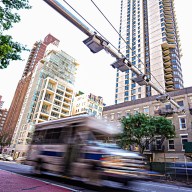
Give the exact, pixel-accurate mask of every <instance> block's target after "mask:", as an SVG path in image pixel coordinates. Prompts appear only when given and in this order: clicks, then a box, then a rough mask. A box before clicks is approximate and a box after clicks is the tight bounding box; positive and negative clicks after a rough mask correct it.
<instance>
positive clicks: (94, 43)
mask: <svg viewBox="0 0 192 192" xmlns="http://www.w3.org/2000/svg"><path fill="white" fill-rule="evenodd" d="M83 43H84V44H85V45H86V46H87V47H88V48H89V49H90V51H91V52H93V53H98V52H99V51H101V50H102V49H104V47H106V46H107V45H108V44H109V43H108V42H107V41H105V40H104V39H103V38H101V37H99V36H98V35H96V34H95V35H92V36H90V37H88V38H87V39H85V40H84V41H83Z"/></svg>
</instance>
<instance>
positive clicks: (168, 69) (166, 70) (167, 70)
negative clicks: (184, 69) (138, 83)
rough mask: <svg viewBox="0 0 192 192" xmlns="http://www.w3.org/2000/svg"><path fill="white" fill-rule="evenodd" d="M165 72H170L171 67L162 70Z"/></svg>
mask: <svg viewBox="0 0 192 192" xmlns="http://www.w3.org/2000/svg"><path fill="white" fill-rule="evenodd" d="M164 70H165V72H172V71H173V70H172V68H171V67H167V68H164Z"/></svg>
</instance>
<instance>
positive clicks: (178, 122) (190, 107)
mask: <svg viewBox="0 0 192 192" xmlns="http://www.w3.org/2000/svg"><path fill="white" fill-rule="evenodd" d="M170 96H171V97H172V98H173V99H174V101H176V102H177V103H178V104H179V105H180V106H181V108H183V109H184V111H185V112H184V113H183V112H178V110H177V109H176V108H175V107H174V106H172V105H171V104H170V103H169V102H167V103H160V102H158V101H156V96H152V97H147V98H142V99H138V100H135V101H127V102H124V103H120V104H116V105H111V106H106V107H104V109H103V117H104V118H105V119H107V120H108V121H114V122H115V121H119V120H118V119H119V118H120V117H122V116H127V115H129V114H136V113H138V112H140V113H146V114H149V115H152V116H154V115H157V116H165V117H166V118H168V119H170V120H171V121H172V122H173V124H174V125H175V130H176V137H175V138H174V139H170V140H165V141H164V143H163V144H162V147H160V148H159V149H156V150H151V149H150V148H149V150H146V151H145V154H147V155H148V156H149V157H151V158H152V159H153V161H160V162H163V161H166V162H167V161H169V162H173V161H184V159H185V158H184V157H185V156H184V153H185V150H184V145H183V144H184V143H185V142H191V141H192V87H188V88H184V89H181V90H178V91H174V92H171V93H170Z"/></svg>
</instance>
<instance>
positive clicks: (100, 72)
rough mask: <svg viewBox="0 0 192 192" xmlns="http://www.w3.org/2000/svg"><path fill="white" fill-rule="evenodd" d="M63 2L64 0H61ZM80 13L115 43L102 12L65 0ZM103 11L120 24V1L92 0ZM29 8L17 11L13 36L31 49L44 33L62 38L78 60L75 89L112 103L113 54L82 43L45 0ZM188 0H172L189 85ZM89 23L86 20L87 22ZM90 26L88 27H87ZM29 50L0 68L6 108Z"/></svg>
mask: <svg viewBox="0 0 192 192" xmlns="http://www.w3.org/2000/svg"><path fill="white" fill-rule="evenodd" d="M61 2H62V4H64V3H63V1H61ZM67 2H70V4H71V5H72V6H73V7H74V8H75V9H76V10H78V12H79V13H81V14H82V16H83V17H84V18H86V20H88V21H89V22H90V23H91V24H92V25H93V26H94V27H95V28H96V29H97V30H98V31H99V32H100V33H101V34H102V35H104V36H105V37H106V38H107V39H108V40H109V41H110V42H111V43H113V45H115V46H116V47H117V42H118V35H117V34H116V32H115V31H114V30H113V29H112V28H111V27H110V25H109V24H108V23H107V22H106V21H105V19H104V18H103V17H102V15H101V14H100V13H99V12H98V11H97V10H96V8H95V7H94V6H93V4H92V3H91V1H90V0H82V1H81V3H79V1H67ZM94 2H95V3H96V4H97V5H98V6H99V8H100V9H101V10H102V11H103V12H104V14H105V15H106V16H107V17H108V19H109V20H110V21H111V23H113V25H114V26H115V28H117V29H118V28H119V9H120V1H119V0H113V1H110V6H109V4H108V3H109V1H103V0H95V1H94ZM30 3H31V4H32V6H33V8H32V9H31V10H25V11H24V10H23V11H20V14H21V19H22V20H21V22H20V23H18V24H15V25H14V28H13V29H12V30H10V33H11V34H12V35H13V37H14V38H15V39H16V40H17V41H19V42H21V43H23V44H26V45H27V46H28V48H29V49H30V48H31V47H32V46H33V43H34V42H35V41H37V40H41V39H43V38H44V37H45V36H46V35H47V34H49V33H51V34H52V35H53V36H55V37H56V38H58V39H59V40H60V41H61V46H60V48H61V49H62V50H64V51H65V52H66V53H68V54H70V55H71V56H73V57H74V58H75V59H76V60H77V61H78V63H79V64H80V67H79V71H78V76H77V83H76V86H77V87H78V89H80V90H82V91H84V92H88V93H89V92H91V93H93V94H95V95H100V96H102V97H103V98H104V102H105V103H106V104H108V105H109V104H113V103H114V98H115V95H114V94H115V70H114V69H113V68H112V67H111V66H110V64H111V63H113V62H114V61H115V58H113V57H111V55H109V54H107V53H106V52H105V51H101V52H99V53H97V54H93V53H91V52H90V50H89V49H88V48H87V47H86V46H85V45H84V44H83V42H82V41H83V40H85V39H86V38H87V36H86V35H85V34H83V33H82V32H81V31H80V30H79V29H77V28H76V27H75V26H73V25H72V24H71V23H69V22H68V21H67V20H66V19H65V18H63V17H62V16H60V15H59V14H58V13H57V12H56V11H54V10H53V9H52V8H50V7H49V6H48V5H47V4H46V3H45V2H44V1H37V0H36V1H34V0H31V1H30ZM191 7H192V1H191V0H182V1H181V0H175V8H176V14H177V20H178V26H179V31H180V39H181V45H182V52H183V57H182V59H181V64H182V69H183V76H184V86H185V87H188V86H192V83H191V79H190V75H192V74H191V63H192V61H191V57H190V55H191V46H192V28H191V26H190V24H191V20H190V18H191V15H190V12H191V10H190V9H191ZM86 25H88V24H86ZM89 28H90V29H91V27H89ZM28 55H29V52H24V53H23V54H22V57H23V59H24V61H17V62H11V64H10V65H9V66H8V68H7V69H3V70H0V82H1V83H0V95H2V96H3V100H4V101H5V103H4V108H9V106H10V104H11V101H12V98H13V95H14V92H15V89H16V86H17V83H18V81H19V79H20V78H21V75H22V72H23V69H24V66H25V63H26V60H27V58H28Z"/></svg>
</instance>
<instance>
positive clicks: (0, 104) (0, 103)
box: [0, 95, 4, 109]
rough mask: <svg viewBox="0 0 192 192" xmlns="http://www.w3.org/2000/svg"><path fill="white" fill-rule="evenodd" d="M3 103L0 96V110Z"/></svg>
mask: <svg viewBox="0 0 192 192" xmlns="http://www.w3.org/2000/svg"><path fill="white" fill-rule="evenodd" d="M3 103H4V101H2V96H1V95H0V109H1V108H2V107H3Z"/></svg>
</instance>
